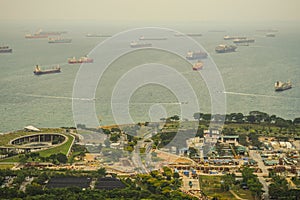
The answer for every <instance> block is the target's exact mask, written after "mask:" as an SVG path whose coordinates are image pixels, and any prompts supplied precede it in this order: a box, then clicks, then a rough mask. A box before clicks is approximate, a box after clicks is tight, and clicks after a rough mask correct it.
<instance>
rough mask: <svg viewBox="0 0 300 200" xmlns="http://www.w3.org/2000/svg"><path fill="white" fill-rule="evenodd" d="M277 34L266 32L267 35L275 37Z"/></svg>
mask: <svg viewBox="0 0 300 200" xmlns="http://www.w3.org/2000/svg"><path fill="white" fill-rule="evenodd" d="M275 36H276V35H275V33H267V34H266V37H275Z"/></svg>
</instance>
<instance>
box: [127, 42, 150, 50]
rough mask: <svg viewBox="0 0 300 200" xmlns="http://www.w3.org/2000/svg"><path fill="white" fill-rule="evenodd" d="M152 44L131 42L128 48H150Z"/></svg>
mask: <svg viewBox="0 0 300 200" xmlns="http://www.w3.org/2000/svg"><path fill="white" fill-rule="evenodd" d="M151 46H152V44H151V43H144V42H143V43H142V42H135V41H134V42H131V43H130V47H131V48H142V47H151Z"/></svg>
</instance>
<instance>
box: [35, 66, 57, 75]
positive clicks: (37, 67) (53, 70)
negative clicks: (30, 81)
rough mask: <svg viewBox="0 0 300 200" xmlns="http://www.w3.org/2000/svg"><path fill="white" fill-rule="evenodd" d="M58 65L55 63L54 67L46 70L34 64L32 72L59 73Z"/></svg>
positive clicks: (36, 73)
mask: <svg viewBox="0 0 300 200" xmlns="http://www.w3.org/2000/svg"><path fill="white" fill-rule="evenodd" d="M60 72H61V71H60V67H59V65H57V66H56V67H55V68H53V69H47V70H41V68H40V66H38V65H36V66H35V70H34V71H33V73H34V74H35V75H42V74H54V73H60Z"/></svg>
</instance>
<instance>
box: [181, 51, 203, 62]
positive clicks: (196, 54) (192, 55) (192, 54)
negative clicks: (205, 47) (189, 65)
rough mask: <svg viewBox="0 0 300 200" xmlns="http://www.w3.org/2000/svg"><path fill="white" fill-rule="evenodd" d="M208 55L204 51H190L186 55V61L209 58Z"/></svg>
mask: <svg viewBox="0 0 300 200" xmlns="http://www.w3.org/2000/svg"><path fill="white" fill-rule="evenodd" d="M207 56H208V54H207V53H206V52H204V51H189V52H188V53H187V55H186V59H188V60H195V59H203V58H207Z"/></svg>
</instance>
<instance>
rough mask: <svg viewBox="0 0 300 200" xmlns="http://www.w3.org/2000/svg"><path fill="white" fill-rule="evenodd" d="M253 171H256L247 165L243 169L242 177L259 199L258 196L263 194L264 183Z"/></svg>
mask: <svg viewBox="0 0 300 200" xmlns="http://www.w3.org/2000/svg"><path fill="white" fill-rule="evenodd" d="M253 172H254V170H253V169H251V168H249V167H245V168H244V169H243V170H242V177H243V183H246V185H247V187H248V188H249V190H250V191H251V193H252V195H253V197H255V199H257V198H260V196H261V195H262V192H263V190H262V188H263V185H262V184H261V183H260V182H259V180H258V178H257V176H256V175H254V174H253Z"/></svg>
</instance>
